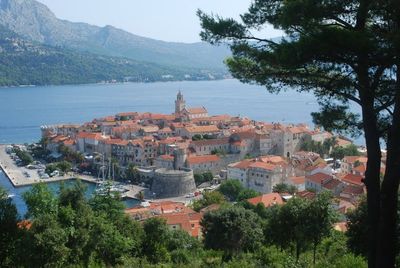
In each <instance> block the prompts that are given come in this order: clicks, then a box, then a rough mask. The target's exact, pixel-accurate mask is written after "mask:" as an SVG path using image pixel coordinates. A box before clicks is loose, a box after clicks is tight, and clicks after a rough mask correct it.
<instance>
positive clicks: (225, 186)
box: [218, 179, 244, 201]
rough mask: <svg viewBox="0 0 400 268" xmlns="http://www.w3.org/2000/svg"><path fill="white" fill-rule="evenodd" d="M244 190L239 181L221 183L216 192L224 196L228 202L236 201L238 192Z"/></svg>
mask: <svg viewBox="0 0 400 268" xmlns="http://www.w3.org/2000/svg"><path fill="white" fill-rule="evenodd" d="M243 189H244V187H243V186H242V184H241V183H240V181H239V180H234V179H232V180H229V179H228V180H227V181H224V182H223V183H221V185H220V187H219V188H218V191H219V192H221V193H222V194H223V195H225V196H226V197H227V198H228V199H229V200H230V201H236V200H237V198H238V196H239V194H240V192H241V191H242V190H243Z"/></svg>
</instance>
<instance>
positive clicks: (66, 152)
mask: <svg viewBox="0 0 400 268" xmlns="http://www.w3.org/2000/svg"><path fill="white" fill-rule="evenodd" d="M58 151H59V152H60V153H61V154H62V156H63V159H64V160H65V161H67V162H70V163H74V164H81V163H83V161H84V160H85V158H84V157H83V155H82V153H80V152H77V151H73V150H71V149H70V148H69V147H67V146H64V145H60V146H59V147H58Z"/></svg>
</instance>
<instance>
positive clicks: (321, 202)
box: [303, 192, 337, 265]
mask: <svg viewBox="0 0 400 268" xmlns="http://www.w3.org/2000/svg"><path fill="white" fill-rule="evenodd" d="M331 199H332V196H331V193H330V192H322V193H320V194H318V195H317V198H315V199H314V200H312V201H311V202H310V204H309V206H308V207H307V208H306V212H305V213H306V215H307V217H306V221H305V222H304V223H303V224H304V225H305V226H306V228H307V229H306V235H307V239H308V240H310V241H311V243H312V246H313V264H314V265H315V260H316V259H315V254H316V251H317V246H318V245H319V244H320V243H321V241H322V239H323V238H324V237H327V236H328V235H329V234H330V231H331V229H332V225H333V223H335V221H336V219H337V215H336V213H335V211H334V210H333V209H332V206H331V201H332V200H331Z"/></svg>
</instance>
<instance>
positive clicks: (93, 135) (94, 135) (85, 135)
mask: <svg viewBox="0 0 400 268" xmlns="http://www.w3.org/2000/svg"><path fill="white" fill-rule="evenodd" d="M76 138H77V139H91V140H101V139H102V135H101V133H98V132H79V133H78V134H77V135H76Z"/></svg>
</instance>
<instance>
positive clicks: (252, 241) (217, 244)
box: [201, 207, 263, 256]
mask: <svg viewBox="0 0 400 268" xmlns="http://www.w3.org/2000/svg"><path fill="white" fill-rule="evenodd" d="M201 225H202V227H203V233H204V245H205V247H206V248H210V249H219V250H223V251H224V252H225V254H226V255H228V256H232V255H233V254H237V253H239V252H241V251H249V250H250V251H252V250H255V249H256V248H257V247H258V246H259V244H260V243H261V242H262V240H261V239H262V234H263V231H262V228H261V219H260V217H259V216H258V215H257V214H255V213H254V212H252V211H250V210H246V209H244V208H241V207H227V208H222V209H220V210H217V211H211V212H207V213H206V214H205V215H204V217H203V219H202V221H201Z"/></svg>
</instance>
